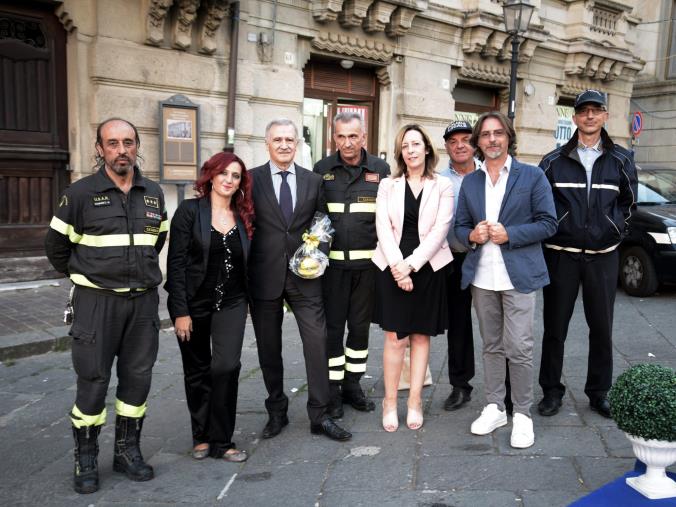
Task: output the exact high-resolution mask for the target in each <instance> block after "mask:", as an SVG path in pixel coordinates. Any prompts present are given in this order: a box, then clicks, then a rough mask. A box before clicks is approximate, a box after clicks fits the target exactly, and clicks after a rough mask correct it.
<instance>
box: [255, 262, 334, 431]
mask: <svg viewBox="0 0 676 507" xmlns="http://www.w3.org/2000/svg"><path fill="white" fill-rule="evenodd" d="M296 278H297V277H296V275H294V274H292V273H291V272H289V271H288V270H287V274H286V280H285V283H284V291H283V292H282V295H281V296H280V297H279V298H277V299H272V300H263V299H254V300H253V304H252V307H251V318H252V321H253V325H254V330H255V332H256V343H257V345H258V361H259V363H260V365H261V370H262V372H263V380H264V381H265V387H266V388H267V390H268V398H267V399H266V400H265V408H266V409H267V411H268V413H270V414H271V415H273V414H274V415H283V414H286V412H287V409H288V406H289V399H288V397H287V396H286V394H284V363H283V361H282V321H283V318H284V312H283V304H284V300H286V302H287V303H288V304H289V306H290V307H291V310H292V311H293V314H294V317H295V318H296V323H297V324H298V330H299V331H300V339H301V341H302V342H303V356H304V357H305V371H306V373H307V383H308V401H307V412H308V416H309V417H310V421H311V422H312V423H320V422H321V421H322V420H323V419H324V417H325V414H326V407H327V405H328V403H329V369H328V354H327V351H326V318H325V315H324V305H323V303H322V297H321V295H317V296H306V295H304V294H302V293H301V291H300V290H299V289H298V286H297V284H296V281H295V279H296Z"/></svg>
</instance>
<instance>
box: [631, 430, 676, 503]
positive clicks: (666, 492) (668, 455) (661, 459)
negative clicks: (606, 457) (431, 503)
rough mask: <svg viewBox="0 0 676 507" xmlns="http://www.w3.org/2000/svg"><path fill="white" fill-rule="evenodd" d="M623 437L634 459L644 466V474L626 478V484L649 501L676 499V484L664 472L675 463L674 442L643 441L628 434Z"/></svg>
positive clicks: (675, 450)
mask: <svg viewBox="0 0 676 507" xmlns="http://www.w3.org/2000/svg"><path fill="white" fill-rule="evenodd" d="M625 435H626V436H627V438H628V439H629V441H630V442H631V446H632V447H633V449H634V454H635V455H636V457H637V458H638V459H640V460H641V461H642V462H643V463H645V464H646V472H645V474H643V475H639V476H638V477H628V478H627V484H628V485H629V486H631V487H632V488H634V489H635V490H636V491H638V492H639V493H641V494H642V495H643V496H645V497H647V498H650V499H651V500H658V499H660V498H672V497H676V482H674V481H673V480H671V479H670V478H669V477H668V476H667V473H666V471H665V470H664V469H665V468H666V467H668V466H669V465H671V464H672V463H674V462H675V461H676V442H666V441H664V440H645V439H643V438H640V437H635V436H633V435H630V434H629V433H625Z"/></svg>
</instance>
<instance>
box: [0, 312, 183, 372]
mask: <svg viewBox="0 0 676 507" xmlns="http://www.w3.org/2000/svg"><path fill="white" fill-rule="evenodd" d="M172 326H173V323H172V322H171V319H170V318H169V313H168V312H167V311H166V310H164V311H162V312H160V329H169V328H170V327H172ZM68 331H70V326H56V327H51V328H48V329H45V330H43V331H28V332H25V333H18V334H14V335H7V336H2V337H0V342H1V343H0V362H4V361H12V360H15V359H21V358H23V357H30V356H37V355H40V354H46V353H47V352H53V351H56V352H63V351H66V350H69V349H70V345H71V337H70V336H69V335H68Z"/></svg>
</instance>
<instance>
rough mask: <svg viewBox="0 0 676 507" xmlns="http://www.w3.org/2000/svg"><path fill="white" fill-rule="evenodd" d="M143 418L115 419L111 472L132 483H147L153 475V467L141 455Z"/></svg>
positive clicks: (121, 417)
mask: <svg viewBox="0 0 676 507" xmlns="http://www.w3.org/2000/svg"><path fill="white" fill-rule="evenodd" d="M142 427H143V417H140V418H134V417H123V416H121V415H118V416H117V418H116V419H115V457H114V458H113V470H114V471H115V472H120V473H123V474H126V475H127V477H129V478H130V479H131V480H132V481H139V482H140V481H149V480H150V479H152V478H153V477H155V474H154V472H153V467H151V466H150V465H148V464H147V463H146V462H145V461H143V455H142V454H141V428H142Z"/></svg>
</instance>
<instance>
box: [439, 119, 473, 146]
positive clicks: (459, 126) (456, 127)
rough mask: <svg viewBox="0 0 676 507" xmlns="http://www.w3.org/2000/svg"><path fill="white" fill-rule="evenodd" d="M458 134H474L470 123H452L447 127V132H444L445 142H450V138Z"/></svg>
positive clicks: (461, 121)
mask: <svg viewBox="0 0 676 507" xmlns="http://www.w3.org/2000/svg"><path fill="white" fill-rule="evenodd" d="M456 132H469V133H472V125H470V124H469V122H468V121H464V120H458V121H454V122H452V123H451V124H450V125H449V126H448V127H446V130H445V131H444V141H448V138H449V137H451V136H452V135H453V134H455V133H456Z"/></svg>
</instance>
